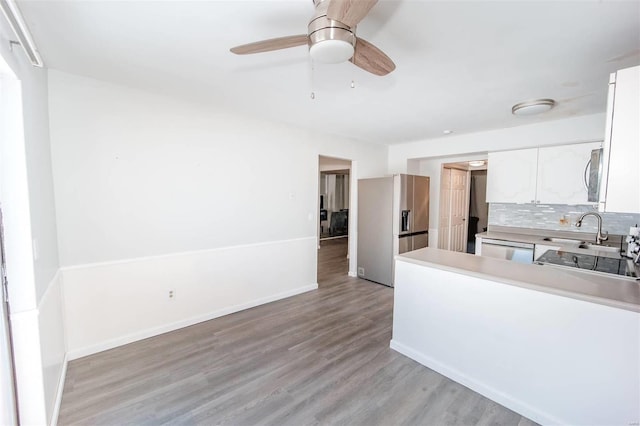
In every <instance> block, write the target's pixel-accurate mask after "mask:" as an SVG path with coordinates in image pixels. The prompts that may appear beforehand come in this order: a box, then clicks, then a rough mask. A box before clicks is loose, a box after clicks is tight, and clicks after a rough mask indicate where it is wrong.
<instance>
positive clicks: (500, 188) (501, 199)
mask: <svg viewBox="0 0 640 426" xmlns="http://www.w3.org/2000/svg"><path fill="white" fill-rule="evenodd" d="M488 160H489V161H488V166H487V202H488V203H534V202H535V200H536V178H537V173H538V148H533V149H519V150H516V151H501V152H490V153H489V159H488Z"/></svg>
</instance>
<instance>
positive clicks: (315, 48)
mask: <svg viewBox="0 0 640 426" xmlns="http://www.w3.org/2000/svg"><path fill="white" fill-rule="evenodd" d="M354 52H355V50H354V48H353V44H352V43H349V42H348V41H344V40H323V41H319V42H317V43H315V44H313V45H312V46H311V47H310V48H309V54H310V55H311V59H313V60H314V61H318V62H322V63H325V64H338V63H340V62H346V61H348V60H349V59H351V57H352V56H353V53H354Z"/></svg>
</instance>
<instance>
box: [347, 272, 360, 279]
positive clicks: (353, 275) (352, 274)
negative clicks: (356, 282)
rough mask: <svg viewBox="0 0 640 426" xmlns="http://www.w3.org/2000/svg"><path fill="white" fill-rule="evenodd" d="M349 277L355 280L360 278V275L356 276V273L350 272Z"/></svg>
mask: <svg viewBox="0 0 640 426" xmlns="http://www.w3.org/2000/svg"><path fill="white" fill-rule="evenodd" d="M347 275H349V276H350V277H353V278H358V274H356V273H355V272H353V271H349V272H348V273H347Z"/></svg>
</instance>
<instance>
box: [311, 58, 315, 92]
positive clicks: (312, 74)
mask: <svg viewBox="0 0 640 426" xmlns="http://www.w3.org/2000/svg"><path fill="white" fill-rule="evenodd" d="M314 71H315V66H314V63H313V59H311V76H310V84H311V99H315V98H316V93H315V91H314V90H313V89H314V87H315V78H314V77H315V73H314Z"/></svg>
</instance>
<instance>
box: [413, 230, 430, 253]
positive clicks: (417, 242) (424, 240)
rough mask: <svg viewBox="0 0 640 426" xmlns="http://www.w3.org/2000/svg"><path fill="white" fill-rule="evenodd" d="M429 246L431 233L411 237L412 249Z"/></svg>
mask: <svg viewBox="0 0 640 426" xmlns="http://www.w3.org/2000/svg"><path fill="white" fill-rule="evenodd" d="M428 246H429V234H428V233H424V234H418V235H413V236H412V237H411V250H418V249H421V248H425V247H428Z"/></svg>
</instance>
